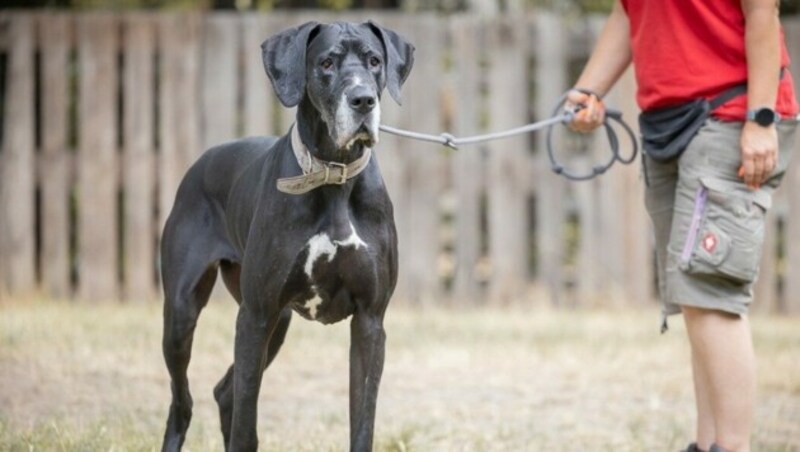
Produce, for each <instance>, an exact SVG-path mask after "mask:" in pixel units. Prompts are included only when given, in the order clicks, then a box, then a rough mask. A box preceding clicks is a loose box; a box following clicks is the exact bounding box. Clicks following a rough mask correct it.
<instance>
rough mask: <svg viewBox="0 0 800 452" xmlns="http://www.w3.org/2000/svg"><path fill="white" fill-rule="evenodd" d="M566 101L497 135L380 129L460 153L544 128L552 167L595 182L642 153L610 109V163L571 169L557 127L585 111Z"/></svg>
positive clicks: (607, 128) (607, 127)
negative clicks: (558, 148)
mask: <svg viewBox="0 0 800 452" xmlns="http://www.w3.org/2000/svg"><path fill="white" fill-rule="evenodd" d="M588 94H593V93H588ZM566 100H567V95H566V94H564V95H562V96H561V98H560V99H559V101H558V104H556V107H555V109H554V110H553V114H552V116H551V117H550V118H548V119H544V120H541V121H537V122H534V123H532V124H528V125H525V126H522V127H517V128H514V129H509V130H504V131H502V132H493V133H487V134H483V135H473V136H469V137H463V138H458V137H455V136H453V135H451V134H449V133H442V134H440V135H432V134H428V133H419V132H412V131H409V130H403V129H398V128H395V127H391V126H387V125H383V124H381V126H380V129H381V130H382V131H384V132H386V133H391V134H393V135H397V136H401V137H406V138H411V139H414V140H419V141H428V142H431V143H438V144H441V145H444V146H447V147H449V148H452V149H456V150H457V149H458V147H459V146H464V145H470V144H477V143H484V142H486V141H493V140H499V139H502V138H509V137H512V136H515V135H522V134H525V133H530V132H534V131H537V130H541V129H547V137H546V143H547V156H548V158H549V159H550V168H551V169H552V170H553V172H555V173H556V174H559V175H562V176H564V177H565V178H567V179H569V180H573V181H581V180H589V179H593V178H595V177H597V176H599V175H600V174H603V173H605V172H606V171H607V170H608V169H609V168H611V166H612V165H614V162H617V161H619V162H620V163H622V164H625V165H628V164H630V163H632V162H633V161H634V160H635V159H636V154H638V152H639V143H638V141H637V140H636V135H635V134H634V132H633V130H632V129H631V128H630V126H629V125H628V124H627V123H625V121H624V120H623V119H622V112H620V111H618V110H613V109H607V110H606V117H605V120H604V121H603V126H604V128H605V131H606V137H607V138H608V144H609V151H610V154H611V157H610V158H609V159H608V161H606V162H605V163H604V164H601V165H596V166H594V167H592V169H591V172H589V173H585V174H579V173H575V172H573V171H571V170H569V169H567V168H566V167H565V166H564V165H562V164H560V163H559V162H558V160H557V159H556V152H555V147H554V146H553V128H554V126H556V125H557V124H567V123H569V122H571V121H572V119H573V118H574V117H575V114H576V113H577V112H578V111H579V110H580V109H581V108H582V107H581V106H578V108H577V109H576V110H574V111H569V110H567V111H565V110H564V108H563V107H564V104H565V102H566ZM612 123H617V124H618V125H619V126H620V127H622V129H623V130H624V131H625V132H626V134H627V135H628V138H630V141H631V144H632V146H633V151H632V152H631V155H630V156H628V157H623V156H622V155H621V154H620V152H619V147H620V146H619V145H620V142H619V137H618V136H617V132H616V131H615V130H614V127H613V126H612Z"/></svg>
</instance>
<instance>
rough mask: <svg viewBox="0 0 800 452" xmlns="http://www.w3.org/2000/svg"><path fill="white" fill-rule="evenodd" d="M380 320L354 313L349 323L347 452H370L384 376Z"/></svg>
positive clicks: (360, 312) (359, 312)
mask: <svg viewBox="0 0 800 452" xmlns="http://www.w3.org/2000/svg"><path fill="white" fill-rule="evenodd" d="M385 346H386V333H385V332H384V330H383V316H382V315H381V314H378V313H371V312H363V311H356V313H355V315H354V316H353V320H351V322H350V450H351V451H359V452H361V451H369V450H372V436H373V429H374V427H375V406H376V403H377V400H378V386H379V385H380V382H381V374H382V373H383V357H384V349H385Z"/></svg>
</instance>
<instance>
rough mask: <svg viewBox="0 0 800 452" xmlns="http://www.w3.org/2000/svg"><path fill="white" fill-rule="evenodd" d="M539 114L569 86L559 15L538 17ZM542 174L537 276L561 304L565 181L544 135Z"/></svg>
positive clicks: (540, 155) (552, 298) (539, 147)
mask: <svg viewBox="0 0 800 452" xmlns="http://www.w3.org/2000/svg"><path fill="white" fill-rule="evenodd" d="M536 19H537V20H536V36H537V38H536V54H535V55H536V75H535V79H536V118H537V119H543V118H547V117H549V116H550V114H551V113H552V109H553V103H554V96H556V95H558V94H560V93H563V92H564V90H565V89H566V88H567V85H568V82H567V72H566V70H567V61H566V53H565V49H564V42H565V41H566V39H565V37H564V35H563V30H564V27H563V24H562V21H561V19H560V18H559V17H558V16H555V15H553V14H539V15H537V17H536ZM537 152H538V154H537V155H538V161H539V165H538V167H539V172H538V173H539V177H538V180H537V181H536V220H537V221H536V234H537V235H536V265H537V270H538V271H537V275H536V277H537V280H538V282H539V283H541V284H543V285H544V288H545V289H546V292H547V297H548V298H549V301H550V302H551V303H553V304H556V305H558V304H559V303H560V302H561V298H562V294H563V281H564V276H563V269H562V263H563V261H564V235H563V225H564V219H565V212H564V210H563V208H564V191H565V187H564V181H563V179H562V178H561V177H560V176H557V175H555V174H553V173H552V172H551V171H550V162H549V160H548V159H547V154H546V153H545V135H544V134H543V133H540V134H539V135H538V140H537Z"/></svg>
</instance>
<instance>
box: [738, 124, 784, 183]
mask: <svg viewBox="0 0 800 452" xmlns="http://www.w3.org/2000/svg"><path fill="white" fill-rule="evenodd" d="M739 144H740V146H741V148H742V166H741V167H739V177H741V178H742V179H743V180H744V183H745V184H747V186H748V187H750V188H752V189H753V190H756V189H758V188H759V187H760V186H761V184H763V183H764V182H765V181H766V180H767V179H768V178H769V177H770V175H771V174H772V171H773V170H774V169H775V166H776V165H777V164H778V131H777V128H776V127H775V125H774V124H773V125H771V126H769V127H764V126H760V125H758V124H756V123H755V122H752V121H747V122H745V123H744V126H743V127H742V135H741V137H740V138H739Z"/></svg>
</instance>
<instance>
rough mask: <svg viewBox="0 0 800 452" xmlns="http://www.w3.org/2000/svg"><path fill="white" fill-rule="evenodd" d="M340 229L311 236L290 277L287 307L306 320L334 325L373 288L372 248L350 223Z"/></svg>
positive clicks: (366, 239)
mask: <svg viewBox="0 0 800 452" xmlns="http://www.w3.org/2000/svg"><path fill="white" fill-rule="evenodd" d="M339 229H340V230H339V231H338V233H336V232H334V231H328V230H323V231H320V232H318V233H316V234H314V235H312V236H311V237H310V238H309V239H308V241H307V242H306V244H305V246H304V247H303V249H302V251H301V252H300V253H299V254H298V256H297V259H296V260H295V262H294V265H293V268H292V272H291V273H290V277H289V281H288V284H287V286H286V287H287V289H288V291H289V293H287V295H288V297H289V303H290V306H291V307H292V308H293V309H294V310H295V311H296V312H298V313H299V314H300V315H301V316H303V317H305V318H307V319H309V320H317V321H319V322H322V323H334V322H338V321H340V320H342V319H344V318H346V317H348V316H349V315H351V314H352V313H353V311H354V309H355V299H356V297H359V296H367V294H368V293H369V292H370V290H371V288H373V287H374V286H375V271H374V264H373V262H372V256H373V254H372V251H373V249H374V247H375V244H370V243H368V242H369V237H368V235H366V234H363V233H359V231H358V230H357V229H356V227H355V226H354V225H353V223H352V222H351V223H349V224H348V226H347V227H345V228H339Z"/></svg>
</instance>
